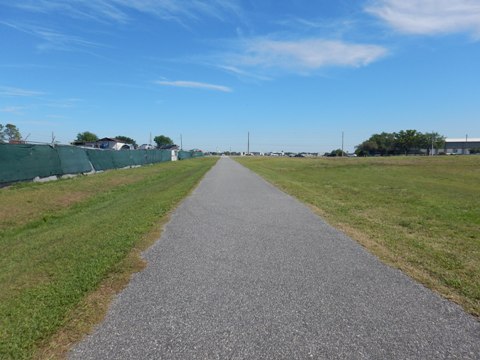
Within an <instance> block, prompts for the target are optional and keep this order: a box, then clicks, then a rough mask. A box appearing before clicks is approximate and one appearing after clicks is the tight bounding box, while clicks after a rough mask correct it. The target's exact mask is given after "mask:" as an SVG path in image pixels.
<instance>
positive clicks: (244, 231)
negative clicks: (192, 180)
mask: <svg viewBox="0 0 480 360" xmlns="http://www.w3.org/2000/svg"><path fill="white" fill-rule="evenodd" d="M145 258H146V259H147V260H148V264H149V265H148V267H147V268H146V269H145V271H143V272H141V273H138V274H136V275H135V276H134V277H133V280H132V281H131V283H130V285H129V286H128V288H127V289H125V290H124V291H123V292H122V293H121V294H120V295H119V296H118V297H117V298H116V300H115V301H114V302H113V304H112V306H111V309H110V311H109V313H108V316H107V318H106V320H105V321H104V322H103V323H102V324H101V325H100V326H99V327H98V328H97V329H96V331H95V333H94V334H93V335H91V336H89V337H87V338H86V339H85V341H83V342H82V343H81V344H79V345H78V346H77V347H75V348H74V350H73V351H72V352H71V354H70V356H71V358H74V359H75V358H78V359H307V358H315V359H442V358H459V359H479V358H480V323H479V322H477V321H476V320H475V319H474V318H473V317H471V316H469V315H467V314H465V313H464V312H463V311H462V310H461V309H460V308H459V307H458V306H456V305H454V304H451V303H449V302H447V301H445V300H443V299H441V298H440V297H439V296H437V295H435V294H433V293H432V292H431V291H429V290H427V289H425V288H424V287H423V286H421V285H419V284H417V283H415V282H414V281H412V280H410V279H409V278H407V277H406V276H405V275H403V274H402V273H401V272H400V271H397V270H394V269H391V268H389V267H387V266H385V265H383V264H382V263H380V262H379V261H378V260H377V259H376V258H375V257H373V256H372V255H370V254H368V253H367V252H366V251H365V250H363V248H361V247H360V246H359V245H357V243H355V242H354V241H352V240H350V239H349V238H347V237H346V236H345V235H343V234H341V233H339V232H338V231H336V230H335V229H333V228H331V227H330V226H328V225H326V224H325V223H324V222H323V221H322V220H321V219H320V218H319V217H318V216H316V215H315V214H313V213H312V212H311V211H310V210H309V209H308V208H307V207H305V206H304V205H302V204H300V203H299V202H298V201H296V200H295V199H293V198H291V197H290V196H287V195H285V194H284V193H282V192H280V191H279V190H277V189H276V188H274V187H272V186H271V185H269V184H267V183H266V182H264V181H263V180H262V179H261V178H259V177H258V176H257V175H255V174H253V173H252V172H250V171H249V170H247V169H245V168H244V167H242V166H241V165H239V164H237V163H236V162H234V161H233V160H230V159H228V158H222V159H221V160H220V161H219V162H218V163H217V165H216V166H215V167H214V168H213V169H212V170H211V171H210V172H209V173H208V174H207V176H206V177H205V179H204V180H203V181H202V182H201V184H200V186H199V187H198V188H197V189H196V190H195V192H194V193H193V194H192V195H191V196H190V197H189V198H188V199H187V200H186V201H185V202H184V203H183V204H182V205H181V206H180V207H179V208H178V209H177V211H176V212H175V214H174V215H173V217H172V220H171V222H170V223H169V224H168V225H167V227H166V230H165V232H164V233H163V235H162V237H161V239H160V240H159V241H157V242H156V244H155V245H154V246H153V247H152V248H150V249H149V250H148V251H147V252H146V254H145Z"/></svg>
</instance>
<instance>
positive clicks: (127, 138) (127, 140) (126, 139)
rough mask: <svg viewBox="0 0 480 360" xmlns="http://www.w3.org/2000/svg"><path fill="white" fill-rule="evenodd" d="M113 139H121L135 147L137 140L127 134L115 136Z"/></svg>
mask: <svg viewBox="0 0 480 360" xmlns="http://www.w3.org/2000/svg"><path fill="white" fill-rule="evenodd" d="M115 139H117V140H122V141H123V142H125V143H126V144H132V145H133V146H135V147H137V142H136V141H135V140H133V139H132V138H130V137H128V136H123V135H119V136H115Z"/></svg>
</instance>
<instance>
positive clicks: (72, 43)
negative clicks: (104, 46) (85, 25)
mask: <svg viewBox="0 0 480 360" xmlns="http://www.w3.org/2000/svg"><path fill="white" fill-rule="evenodd" d="M0 24H1V25H4V26H8V27H10V28H12V29H15V30H17V31H21V32H23V33H26V34H29V35H32V36H35V37H36V38H39V39H41V40H42V43H40V44H38V45H37V49H38V50H66V51H72V50H78V49H85V48H92V47H98V46H100V44H98V43H95V42H92V41H87V40H85V39H82V38H81V37H78V36H73V35H67V34H62V33H60V32H58V31H55V30H52V29H49V28H46V27H43V26H37V25H31V24H26V23H20V22H7V21H0Z"/></svg>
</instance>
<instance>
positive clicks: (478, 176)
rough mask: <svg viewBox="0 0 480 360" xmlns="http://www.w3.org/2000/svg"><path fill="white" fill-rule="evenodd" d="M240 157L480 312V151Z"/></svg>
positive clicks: (416, 275)
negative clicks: (386, 155) (437, 154)
mask: <svg viewBox="0 0 480 360" xmlns="http://www.w3.org/2000/svg"><path fill="white" fill-rule="evenodd" d="M236 159H237V161H239V162H240V163H241V164H243V165H245V166H247V167H248V168H250V169H251V170H253V171H255V172H257V173H258V174H260V175H261V176H263V177H264V178H265V179H267V180H268V181H269V182H271V183H273V184H275V185H276V186H278V187H279V188H281V189H282V190H284V191H285V192H287V193H289V194H291V195H293V196H295V197H297V198H298V199H300V200H301V201H303V202H305V203H307V204H309V205H310V206H312V208H313V209H314V210H316V211H317V212H318V213H319V214H320V215H321V216H323V217H324V218H325V219H326V220H327V221H328V222H329V223H330V224H332V225H333V226H335V227H337V228H339V229H341V230H343V231H344V232H345V233H347V234H348V235H349V236H351V237H352V238H354V239H355V240H357V241H358V242H359V243H361V244H362V245H363V246H365V247H366V248H368V249H369V251H370V252H372V253H374V254H376V255H377V256H379V257H380V258H381V259H382V260H383V261H384V262H386V263H388V264H390V265H392V266H394V267H398V268H400V269H402V270H403V271H405V272H406V273H408V274H409V275H410V276H412V277H413V278H415V279H417V280H418V281H420V282H422V283H423V284H425V285H426V286H428V287H430V288H431V289H434V290H436V291H438V292H439V293H441V294H442V295H443V296H445V297H447V298H449V299H451V300H453V301H455V302H457V303H459V304H461V305H462V306H463V307H464V308H465V310H467V311H468V312H470V313H472V314H474V315H476V316H479V315H480V156H470V157H467V156H465V157H462V156H460V157H453V156H452V157H446V156H445V157H433V158H431V157H399V158H397V157H396V158H342V159H340V158H338V159H331V158H329V159H302V158H300V159H298V158H293V159H290V158H252V157H248V158H246V157H244V158H236Z"/></svg>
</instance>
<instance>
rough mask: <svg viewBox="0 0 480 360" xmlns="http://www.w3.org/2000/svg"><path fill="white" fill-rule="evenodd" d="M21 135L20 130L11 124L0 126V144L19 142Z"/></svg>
mask: <svg viewBox="0 0 480 360" xmlns="http://www.w3.org/2000/svg"><path fill="white" fill-rule="evenodd" d="M20 140H22V135H21V134H20V130H18V128H17V127H16V126H15V125H13V124H6V125H5V126H4V125H2V124H0V142H2V143H3V142H10V141H20Z"/></svg>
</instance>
